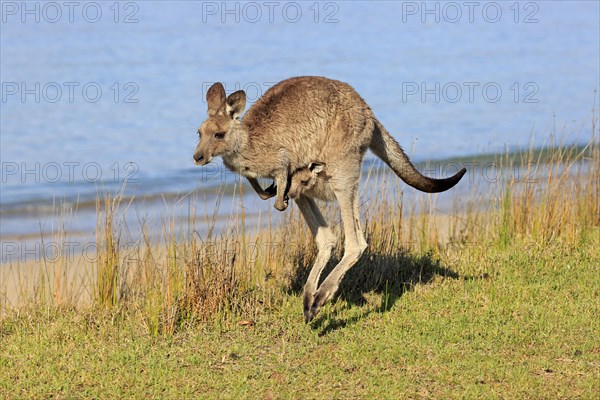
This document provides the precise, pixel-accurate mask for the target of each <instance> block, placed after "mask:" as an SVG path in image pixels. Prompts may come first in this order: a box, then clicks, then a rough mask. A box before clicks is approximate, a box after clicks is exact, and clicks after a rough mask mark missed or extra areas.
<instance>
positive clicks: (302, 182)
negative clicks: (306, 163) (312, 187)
mask: <svg viewBox="0 0 600 400" xmlns="http://www.w3.org/2000/svg"><path fill="white" fill-rule="evenodd" d="M300 183H301V184H303V185H304V186H306V185H308V179H305V180H303V181H300Z"/></svg>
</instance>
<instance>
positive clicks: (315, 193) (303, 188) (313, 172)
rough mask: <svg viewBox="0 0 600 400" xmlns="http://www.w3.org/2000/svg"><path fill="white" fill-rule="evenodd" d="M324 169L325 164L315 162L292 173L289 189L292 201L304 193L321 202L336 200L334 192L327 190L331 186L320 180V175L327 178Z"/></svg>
mask: <svg viewBox="0 0 600 400" xmlns="http://www.w3.org/2000/svg"><path fill="white" fill-rule="evenodd" d="M324 169H325V164H324V163H321V162H317V161H315V162H312V163H310V165H307V166H306V167H303V168H300V169H298V170H296V171H294V172H292V173H291V175H290V185H289V186H290V188H289V189H288V196H289V197H290V199H297V198H299V197H300V196H301V195H302V194H303V193H306V194H307V195H308V196H310V197H314V198H318V199H321V200H325V201H330V200H334V199H335V195H334V194H333V192H331V191H328V190H327V189H329V186H328V185H326V184H324V182H323V181H320V180H319V175H324V176H325V173H324V172H323V170H324ZM318 184H320V185H318ZM315 186H316V187H315Z"/></svg>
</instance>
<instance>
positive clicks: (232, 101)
mask: <svg viewBox="0 0 600 400" xmlns="http://www.w3.org/2000/svg"><path fill="white" fill-rule="evenodd" d="M244 108H246V93H245V92H244V91H243V90H238V91H237V92H233V93H231V94H230V95H229V97H227V101H226V103H225V111H226V112H227V115H229V118H231V119H236V118H237V117H239V116H240V115H241V114H242V113H243V112H244Z"/></svg>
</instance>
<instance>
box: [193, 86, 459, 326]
mask: <svg viewBox="0 0 600 400" xmlns="http://www.w3.org/2000/svg"><path fill="white" fill-rule="evenodd" d="M206 97H207V102H208V118H207V119H206V120H205V121H204V122H203V123H202V125H201V126H200V128H199V130H198V132H199V133H200V143H199V144H198V146H197V148H196V152H195V153H194V161H195V162H196V163H197V164H200V165H204V164H206V163H208V162H210V161H211V160H212V158H213V157H216V156H221V157H222V158H223V163H224V164H225V166H226V167H227V168H229V169H231V170H234V171H238V172H239V173H241V174H242V175H244V176H246V177H247V178H248V179H249V181H250V183H251V184H252V187H253V188H254V189H255V190H256V191H257V192H258V193H259V195H260V196H261V198H268V197H271V196H272V195H273V193H274V192H275V190H276V193H277V200H276V202H275V207H276V208H277V209H280V210H282V209H285V207H286V204H287V203H286V201H287V200H286V193H287V190H288V189H289V188H290V186H289V185H290V181H293V179H294V178H293V175H292V177H291V179H290V173H293V172H294V171H301V170H302V169H303V168H305V167H306V166H310V165H311V163H312V162H314V161H315V160H321V161H323V162H325V163H326V166H325V168H324V170H323V171H322V172H321V173H322V174H324V177H326V178H323V179H321V178H320V177H319V178H317V179H316V180H315V182H314V185H313V187H312V188H311V190H304V191H302V193H301V195H300V196H299V197H298V198H297V199H296V203H297V204H298V206H299V207H300V211H301V212H302V214H303V216H304V217H305V219H306V221H307V223H308V225H309V227H310V228H311V231H312V232H313V234H314V235H315V238H316V242H317V247H318V255H317V260H316V262H315V265H314V266H313V268H312V270H311V274H310V276H309V279H308V281H307V283H306V285H305V287H304V315H305V318H306V320H307V321H308V320H311V319H312V318H314V316H315V315H316V314H317V313H318V312H319V310H320V308H321V306H322V305H323V304H324V303H325V302H327V301H328V300H330V299H331V298H332V297H333V295H335V293H336V292H337V289H338V287H339V283H340V281H341V279H342V278H343V276H344V274H345V273H346V272H347V271H348V269H350V268H351V267H352V266H353V265H354V264H355V263H356V261H358V259H359V258H360V256H361V255H362V253H363V252H364V250H365V248H366V246H367V244H366V241H365V239H364V237H363V233H362V229H361V228H360V222H359V215H358V182H359V179H360V171H361V163H362V159H363V156H364V153H365V151H366V150H367V148H371V150H372V151H373V152H374V153H375V154H376V155H377V156H378V157H380V158H381V159H383V160H384V161H385V162H386V163H387V164H388V165H389V166H390V167H391V168H392V169H393V170H394V171H395V172H396V174H397V175H398V176H399V177H400V178H402V179H403V180H404V181H405V182H406V183H408V184H409V185H411V186H413V187H415V188H417V189H419V190H422V191H426V192H441V191H444V190H448V189H449V188H451V187H452V186H454V185H455V184H456V183H457V182H458V181H459V180H460V179H461V178H462V176H463V175H464V173H465V170H464V169H463V170H461V171H460V172H459V173H457V174H456V175H454V176H452V177H450V178H447V179H431V178H428V177H425V176H423V175H421V174H420V173H419V172H418V171H417V170H416V169H415V167H414V166H413V165H412V163H411V162H410V160H409V159H408V158H407V157H406V154H404V152H403V150H402V148H401V147H400V146H399V145H398V143H397V142H396V141H395V140H394V139H393V138H392V136H391V135H390V134H389V133H388V132H387V131H386V130H385V128H384V127H383V125H382V124H381V123H380V122H379V121H378V120H377V119H376V118H375V116H374V115H373V112H372V111H371V109H370V108H369V106H368V105H367V104H366V103H365V101H364V100H363V99H362V98H361V97H360V96H359V95H358V93H356V91H355V90H354V89H353V88H352V87H351V86H350V85H348V84H346V83H343V82H340V81H336V80H331V79H327V78H322V77H298V78H291V79H287V80H284V81H282V82H280V83H278V84H277V85H275V86H273V87H272V88H270V89H269V90H268V91H267V92H266V93H265V94H264V95H263V96H262V97H261V98H260V99H259V100H258V101H257V102H256V103H255V104H254V105H253V106H252V107H251V108H250V109H249V110H248V112H247V113H246V115H245V116H244V118H243V120H240V119H238V117H239V115H240V114H241V113H242V112H243V110H244V107H245V105H246V96H245V93H244V92H243V91H237V92H235V93H233V94H231V95H230V96H229V97H225V90H224V88H223V85H221V84H220V83H216V84H214V85H213V86H211V88H210V89H209V90H208V93H207V96H206ZM304 172H306V171H302V173H304ZM258 177H266V178H273V179H274V180H275V184H276V187H275V188H273V187H271V188H269V189H267V190H262V189H261V188H260V186H259V185H258V182H257V181H256V178H258ZM315 188H316V189H315ZM294 194H295V191H294ZM312 197H317V198H324V199H326V200H329V199H331V198H332V197H335V199H336V200H337V201H338V202H339V204H340V210H341V214H342V220H343V224H344V232H345V253H344V256H343V257H342V260H341V261H340V262H339V263H338V265H337V266H336V267H335V268H334V270H333V271H332V272H331V274H330V275H329V276H328V277H327V278H326V279H325V281H323V283H322V284H321V285H320V286H319V285H318V282H319V277H320V274H321V272H322V270H323V268H324V267H325V265H326V264H327V261H328V260H329V258H330V256H331V251H332V249H333V243H335V236H333V234H332V232H331V230H330V228H329V227H328V226H327V223H326V222H325V221H324V219H323V217H322V215H321V214H320V211H319V209H318V207H317V206H316V204H315V203H314V201H313V200H312ZM317 286H318V290H317Z"/></svg>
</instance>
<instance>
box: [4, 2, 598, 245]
mask: <svg viewBox="0 0 600 400" xmlns="http://www.w3.org/2000/svg"><path fill="white" fill-rule="evenodd" d="M23 4H24V3H21V2H4V3H3V4H2V7H3V9H2V11H3V13H2V18H3V20H2V32H1V33H2V34H1V67H2V76H1V80H2V102H1V107H2V109H1V118H0V130H1V139H0V141H1V150H0V155H1V159H2V190H1V191H0V203H1V210H0V214H1V215H2V224H1V228H0V235H2V236H4V237H6V236H9V235H13V234H22V235H24V234H30V233H35V232H39V231H40V230H41V229H42V230H43V228H41V226H42V225H44V224H46V225H49V224H50V223H49V222H48V218H50V217H49V215H50V214H49V210H52V209H53V208H54V207H53V204H56V203H60V202H61V201H62V202H67V204H80V209H81V211H79V213H80V214H82V215H83V216H85V218H82V221H86V222H80V223H79V225H78V227H77V229H82V230H90V229H91V230H93V223H94V222H95V219H94V218H93V214H94V213H93V211H89V210H88V211H84V210H85V209H86V207H85V206H86V205H87V204H92V205H93V199H95V197H96V194H97V192H98V191H99V190H101V191H109V192H114V191H118V190H119V189H120V188H121V187H122V186H123V182H124V181H125V180H127V181H128V182H127V184H126V191H127V194H135V195H137V196H145V195H151V196H152V197H151V198H152V199H153V200H149V201H148V202H146V203H144V204H145V205H147V206H148V210H150V209H153V210H163V211H164V209H165V207H164V203H165V202H164V201H163V200H161V199H162V198H161V197H160V196H161V195H162V194H165V193H168V194H172V195H177V196H179V197H182V196H184V195H186V194H187V193H190V192H191V191H194V190H200V191H201V190H203V189H205V188H208V189H211V188H214V186H216V185H218V184H220V183H222V182H224V181H225V182H228V183H231V182H233V181H234V180H235V179H236V177H235V176H234V175H232V174H222V173H219V171H218V170H214V169H211V168H216V166H214V165H213V166H209V167H207V168H204V169H202V168H199V167H195V166H194V165H193V163H192V153H193V150H194V148H195V145H196V143H197V134H196V128H197V126H198V125H199V123H200V122H201V121H202V120H203V119H204V118H205V114H206V103H205V100H204V96H205V94H206V89H207V88H208V87H209V86H210V84H211V83H212V82H216V81H221V82H223V83H224V85H225V87H226V90H227V92H228V93H229V92H232V91H234V90H237V89H239V88H245V89H246V90H247V93H248V98H249V100H250V102H253V101H255V100H256V99H257V98H258V96H259V95H260V94H261V93H262V92H264V90H266V88H268V87H269V86H270V85H272V84H273V83H275V82H278V81H280V80H282V79H285V78H287V77H291V76H297V75H322V76H328V77H331V78H336V79H340V80H343V81H346V82H348V83H350V84H352V85H353V86H354V87H355V88H356V89H357V91H358V92H359V93H360V94H361V95H362V96H363V97H364V98H365V100H366V101H367V102H368V103H369V104H370V105H371V107H372V108H373V110H374V111H375V114H376V115H377V116H378V118H379V119H380V120H381V121H382V122H383V123H384V125H385V126H386V127H387V128H388V130H389V131H390V132H392V133H393V134H394V136H395V137H396V139H398V141H399V142H400V143H401V144H402V145H403V146H404V147H405V148H406V149H408V150H409V151H411V152H412V154H413V157H414V159H415V160H425V159H432V158H437V159H439V158H444V157H450V156H459V155H469V154H475V153H480V152H485V151H495V150H502V149H503V148H504V146H508V147H518V146H528V144H529V143H530V140H531V138H532V137H533V138H535V142H536V143H537V144H538V145H541V144H543V143H544V142H545V140H546V138H547V137H548V135H549V134H550V133H551V132H554V133H556V134H557V135H558V136H559V137H561V138H562V139H563V140H565V141H566V142H569V143H570V142H585V141H587V140H588V139H589V137H590V132H591V128H590V125H591V120H592V117H591V109H592V107H593V105H594V103H595V102H596V104H598V92H597V91H596V90H597V89H598V88H599V86H600V78H599V76H600V61H599V60H600V57H599V50H598V49H599V48H600V38H599V29H600V26H599V18H598V15H599V12H600V10H599V3H598V2H588V1H585V2H571V1H569V2H566V1H565V2H529V3H518V4H517V7H515V6H514V4H513V3H512V2H506V3H504V2H501V3H486V2H481V3H477V6H476V7H475V9H474V10H473V15H472V19H473V22H470V21H469V19H470V16H469V9H468V7H467V6H466V5H465V4H464V3H462V2H457V3H452V4H454V5H457V6H458V8H456V7H455V8H454V9H453V8H452V7H448V5H447V4H448V3H434V2H432V3H428V5H427V7H428V8H429V9H434V7H438V10H439V22H436V21H435V18H436V15H435V14H424V13H423V10H422V7H423V3H421V2H404V3H402V2H329V3H311V2H307V3H287V2H278V3H276V6H275V8H274V9H273V14H272V16H271V15H269V6H268V5H266V4H265V3H262V2H256V3H251V5H248V3H228V5H227V6H226V7H228V9H229V10H233V12H229V13H228V12H227V11H226V10H223V9H222V7H223V3H221V2H204V3H203V2H160V1H156V2H155V1H153V2H130V3H120V4H117V6H118V7H117V8H118V9H119V14H118V15H116V14H115V12H116V8H115V6H114V4H113V3H111V2H106V3H104V2H103V3H98V4H100V11H101V14H102V15H101V17H100V18H99V21H98V22H94V23H92V22H89V21H91V20H94V19H95V17H96V14H95V11H96V10H95V9H94V8H93V7H91V4H92V3H86V2H83V3H78V4H79V6H78V7H77V8H76V9H75V10H74V13H73V16H72V17H73V22H72V23H71V22H70V21H69V17H70V16H69V10H68V8H67V7H66V6H64V5H61V4H62V3H60V2H59V3H54V4H58V6H59V7H61V9H60V11H61V15H60V17H58V14H57V13H56V10H53V9H51V8H47V7H46V8H44V6H45V3H37V2H29V3H27V7H29V9H32V10H34V11H33V14H25V13H23V10H22V9H21V7H23ZM93 4H96V3H93ZM494 5H498V6H499V7H500V11H501V15H499V16H498V15H497V14H496V12H497V9H496V8H495V6H494ZM7 7H8V8H7ZM11 7H12V8H11ZM14 7H16V8H17V10H16V11H15V8H14ZM35 7H38V8H37V11H36V8H35ZM86 7H87V8H86ZM90 7H91V8H90ZM236 7H237V10H238V11H236ZM295 7H300V11H301V15H300V14H297V11H298V10H297V9H296V8H295ZM415 7H416V8H417V10H415ZM84 8H86V12H87V14H83V9H84ZM484 9H485V14H483V13H484V11H483V10H484ZM517 9H518V11H519V12H518V15H517V14H516V10H517ZM257 10H258V11H260V14H257ZM284 10H285V11H284ZM317 10H318V15H317ZM457 10H458V11H460V13H461V18H460V19H459V20H458V21H457V22H454V23H453V22H451V21H452V20H455V19H456V17H457V14H456V11H457ZM36 12H37V14H38V15H35V14H36ZM36 17H39V22H35V18H36ZM126 17H129V19H130V20H131V21H130V22H132V23H125V22H124V19H125V18H126ZM23 18H24V19H25V22H22V19H23ZM86 18H87V20H86ZM115 18H116V20H117V22H115ZM236 18H237V19H238V20H239V21H238V22H236ZM423 18H424V19H425V22H422V19H423ZM54 19H56V22H54V23H52V22H48V21H50V20H54ZM270 19H272V20H273V21H272V22H270ZM495 19H497V21H496V22H490V21H493V20H495ZM515 19H516V21H517V22H515ZM536 19H537V22H535V20H536ZM136 20H137V22H136ZM223 20H224V21H225V22H223ZM295 20H297V21H296V22H293V21H295ZM315 20H316V21H317V22H315ZM326 20H327V23H326V22H325V21H326ZM252 21H255V22H252ZM336 21H337V22H336ZM525 21H528V22H530V23H525ZM36 84H38V85H39V86H37V87H36ZM70 88H72V90H73V91H72V93H70V92H69V90H70ZM84 88H85V90H84ZM470 88H472V90H473V91H472V92H470ZM484 88H485V90H484ZM23 89H25V90H26V91H27V90H28V92H25V94H23ZM98 89H100V91H101V94H100V93H99V92H97V90H98ZM59 90H60V91H59ZM459 90H460V91H459ZM498 90H499V91H498ZM13 93H14V94H13ZM423 93H425V94H424V95H423ZM206 199H207V200H206V204H205V207H206V208H207V209H208V210H210V207H211V206H212V204H213V203H214V196H213V195H211V194H210V193H208V194H207V197H206ZM249 201H250V200H249ZM144 204H142V205H141V206H140V208H139V212H141V213H146V212H149V211H147V210H144ZM180 204H181V203H180ZM236 204H237V203H235V202H234V203H232V204H230V205H229V208H235V207H237V206H238V205H236ZM268 204H269V203H266V202H260V201H256V200H255V199H253V200H252V203H251V208H252V209H253V210H260V209H264V208H265V207H266V206H267V205H268ZM167 208H168V207H167ZM163 211H156V212H154V214H160V213H161V212H163ZM201 211H204V210H201ZM225 211H226V212H229V211H230V210H229V209H227V210H225ZM150 213H151V214H152V212H150ZM40 221H41V222H40Z"/></svg>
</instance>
